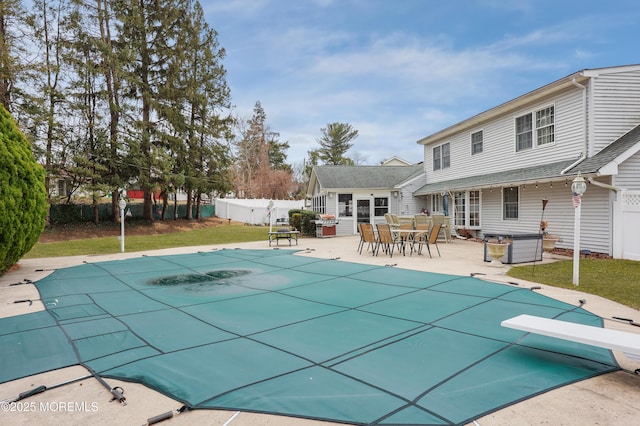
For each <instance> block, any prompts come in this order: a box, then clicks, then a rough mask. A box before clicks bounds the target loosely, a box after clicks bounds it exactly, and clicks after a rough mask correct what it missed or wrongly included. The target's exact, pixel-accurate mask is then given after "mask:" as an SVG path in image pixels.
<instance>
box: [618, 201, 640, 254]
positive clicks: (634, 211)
mask: <svg viewBox="0 0 640 426" xmlns="http://www.w3.org/2000/svg"><path fill="white" fill-rule="evenodd" d="M622 223H623V225H622V226H623V228H622V229H624V237H623V246H622V250H623V254H622V257H623V259H629V260H640V238H639V236H640V191H625V193H624V195H623V202H622Z"/></svg>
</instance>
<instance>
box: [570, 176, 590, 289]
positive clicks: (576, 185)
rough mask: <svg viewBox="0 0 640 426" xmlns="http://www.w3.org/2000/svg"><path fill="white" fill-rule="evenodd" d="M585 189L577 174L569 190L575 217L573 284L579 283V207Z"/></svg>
mask: <svg viewBox="0 0 640 426" xmlns="http://www.w3.org/2000/svg"><path fill="white" fill-rule="evenodd" d="M586 190H587V182H585V180H584V178H583V177H582V176H580V173H578V176H576V178H575V179H574V180H573V182H572V183H571V192H572V193H573V198H572V200H573V207H574V208H575V217H574V222H573V284H574V285H579V282H580V213H581V211H580V209H581V208H582V203H581V201H582V194H584V192H585V191H586Z"/></svg>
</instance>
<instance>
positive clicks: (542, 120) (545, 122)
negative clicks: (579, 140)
mask: <svg viewBox="0 0 640 426" xmlns="http://www.w3.org/2000/svg"><path fill="white" fill-rule="evenodd" d="M553 112H554V111H553V107H552V106H551V107H549V108H544V109H541V110H540V111H536V133H537V137H538V140H537V144H538V145H543V144H545V143H551V142H553V141H554V140H555V138H554V130H555V128H554V127H555V126H554V124H553V121H554V118H553Z"/></svg>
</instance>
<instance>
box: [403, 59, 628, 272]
mask: <svg viewBox="0 0 640 426" xmlns="http://www.w3.org/2000/svg"><path fill="white" fill-rule="evenodd" d="M418 143H419V144H422V145H424V170H425V173H426V182H425V185H423V186H422V187H420V188H417V189H416V191H415V192H414V194H413V195H414V196H415V197H417V198H421V199H426V203H427V204H426V205H427V206H429V209H430V210H431V209H432V208H433V207H437V206H439V205H441V204H442V197H443V196H446V197H447V198H448V201H449V213H450V215H451V216H452V220H453V222H454V225H455V227H456V228H458V229H460V228H465V229H467V230H470V231H472V232H474V233H475V234H476V235H478V236H482V235H483V234H486V233H531V232H539V222H540V220H541V218H542V214H543V211H542V201H541V200H542V199H543V198H547V199H548V200H549V203H548V205H547V207H546V210H545V212H544V219H545V220H546V221H548V223H549V226H548V229H547V230H548V231H549V232H550V233H552V234H555V235H558V236H559V237H560V238H561V240H560V241H559V242H558V244H557V246H558V247H565V248H573V235H574V207H573V204H572V194H571V182H572V180H573V179H574V178H575V177H576V175H578V173H580V174H581V175H582V176H583V177H584V178H585V179H586V180H587V181H588V182H589V183H590V184H589V185H588V188H587V191H586V193H585V194H584V196H583V197H582V207H581V208H582V215H581V217H582V221H581V238H580V240H581V245H580V248H581V250H590V251H592V252H601V253H606V254H609V255H612V256H614V257H616V258H627V259H635V260H640V65H630V66H620V67H611V68H600V69H586V70H582V71H579V72H576V73H574V74H571V75H568V76H566V77H564V78H562V79H560V80H557V81H555V82H553V83H550V84H548V85H546V86H543V87H541V88H539V89H536V90H534V91H532V92H530V93H527V94H525V95H523V96H520V97H518V98H516V99H513V100H511V101H508V102H506V103H504V104H502V105H499V106H497V107H495V108H492V109H490V110H488V111H485V112H483V113H480V114H478V115H476V116H474V117H471V118H469V119H467V120H464V121H462V122H460V123H457V124H454V125H453V126H450V127H448V128H446V129H443V130H441V131H439V132H437V133H434V134H432V135H430V136H427V137H425V138H423V139H421V140H420V141H418Z"/></svg>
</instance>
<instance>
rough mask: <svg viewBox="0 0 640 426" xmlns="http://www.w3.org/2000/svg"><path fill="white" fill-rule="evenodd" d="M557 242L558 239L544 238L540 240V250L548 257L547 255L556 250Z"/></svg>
mask: <svg viewBox="0 0 640 426" xmlns="http://www.w3.org/2000/svg"><path fill="white" fill-rule="evenodd" d="M557 241H558V238H552V237H544V238H543V239H542V250H544V252H545V253H546V255H547V256H549V254H550V253H551V252H552V251H553V249H555V248H556V242H557Z"/></svg>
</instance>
